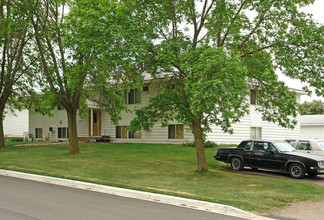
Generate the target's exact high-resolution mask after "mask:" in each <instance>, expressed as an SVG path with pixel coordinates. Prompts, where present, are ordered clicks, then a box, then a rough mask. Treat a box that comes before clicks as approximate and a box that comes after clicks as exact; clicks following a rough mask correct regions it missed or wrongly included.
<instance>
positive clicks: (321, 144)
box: [317, 141, 324, 150]
mask: <svg viewBox="0 0 324 220" xmlns="http://www.w3.org/2000/svg"><path fill="white" fill-rule="evenodd" d="M317 143H318V144H319V145H320V146H321V148H322V149H323V150H324V141H317Z"/></svg>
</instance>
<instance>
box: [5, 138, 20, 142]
mask: <svg viewBox="0 0 324 220" xmlns="http://www.w3.org/2000/svg"><path fill="white" fill-rule="evenodd" d="M6 141H8V142H23V141H24V139H23V138H22V137H7V138H6Z"/></svg>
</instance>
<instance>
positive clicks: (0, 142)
mask: <svg viewBox="0 0 324 220" xmlns="http://www.w3.org/2000/svg"><path fill="white" fill-rule="evenodd" d="M0 117H1V123H0V149H5V148H6V145H5V137H4V131H3V120H2V118H3V111H1V110H0Z"/></svg>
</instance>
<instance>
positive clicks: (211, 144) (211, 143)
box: [183, 141, 217, 148]
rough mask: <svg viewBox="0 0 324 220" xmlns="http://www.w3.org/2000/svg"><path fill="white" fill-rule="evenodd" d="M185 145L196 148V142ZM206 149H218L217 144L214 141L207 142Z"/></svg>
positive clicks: (205, 143)
mask: <svg viewBox="0 0 324 220" xmlns="http://www.w3.org/2000/svg"><path fill="white" fill-rule="evenodd" d="M183 145H184V146H188V147H195V142H187V143H184V144H183ZM204 147H205V148H213V147H217V144H216V143H214V142H212V141H206V142H204Z"/></svg>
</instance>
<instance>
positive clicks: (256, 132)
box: [250, 127, 262, 139]
mask: <svg viewBox="0 0 324 220" xmlns="http://www.w3.org/2000/svg"><path fill="white" fill-rule="evenodd" d="M250 138H251V139H262V128H261V127H251V129H250Z"/></svg>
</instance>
